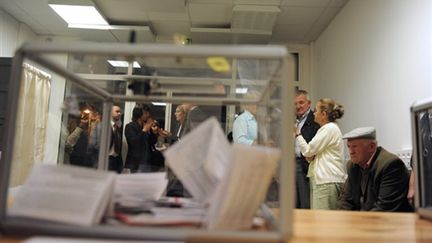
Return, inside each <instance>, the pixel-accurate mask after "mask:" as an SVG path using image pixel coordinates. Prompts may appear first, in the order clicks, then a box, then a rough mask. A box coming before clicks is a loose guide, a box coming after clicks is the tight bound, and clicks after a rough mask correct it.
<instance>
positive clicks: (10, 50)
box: [0, 9, 36, 57]
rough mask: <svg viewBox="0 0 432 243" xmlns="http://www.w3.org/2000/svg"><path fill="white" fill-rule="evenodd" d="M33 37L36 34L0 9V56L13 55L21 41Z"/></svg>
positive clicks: (34, 37)
mask: <svg viewBox="0 0 432 243" xmlns="http://www.w3.org/2000/svg"><path fill="white" fill-rule="evenodd" d="M34 39H36V35H35V34H34V33H33V31H31V29H30V28H29V27H28V26H27V25H25V24H23V23H19V22H18V21H16V20H15V19H14V18H12V17H11V16H10V15H9V14H7V13H5V12H4V11H2V10H1V9H0V57H13V56H14V53H15V50H16V49H17V48H18V47H20V46H21V44H22V43H24V42H26V41H31V40H34Z"/></svg>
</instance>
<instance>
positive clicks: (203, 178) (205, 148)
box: [164, 117, 231, 203]
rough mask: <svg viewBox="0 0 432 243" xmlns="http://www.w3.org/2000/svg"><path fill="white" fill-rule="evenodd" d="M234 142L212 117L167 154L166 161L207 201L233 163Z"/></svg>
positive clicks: (183, 181) (191, 190) (198, 198)
mask: <svg viewBox="0 0 432 243" xmlns="http://www.w3.org/2000/svg"><path fill="white" fill-rule="evenodd" d="M230 150H231V147H230V144H229V142H228V140H227V139H226V137H225V134H224V132H223V131H222V128H221V127H220V125H219V123H218V121H217V120H216V118H214V117H212V118H209V119H207V120H206V121H205V122H203V123H201V124H200V125H199V126H198V127H197V128H195V129H194V130H192V131H191V132H190V133H189V134H187V135H186V136H184V137H183V138H182V140H181V141H180V142H178V143H176V144H174V145H173V146H171V147H170V148H169V149H168V150H167V151H166V152H165V153H164V156H165V161H166V163H167V164H168V166H169V167H171V169H172V170H173V171H174V173H175V174H176V176H177V177H178V178H179V179H180V181H181V182H182V183H183V185H184V186H185V187H186V188H187V189H188V191H189V192H190V193H191V194H192V196H193V197H194V199H195V200H197V201H199V202H202V203H204V202H207V201H208V200H209V199H210V196H211V194H212V193H213V192H214V190H215V188H216V186H217V185H218V184H219V181H220V180H221V179H222V177H223V175H224V173H225V169H226V168H227V166H228V163H229V160H230V158H229V156H230Z"/></svg>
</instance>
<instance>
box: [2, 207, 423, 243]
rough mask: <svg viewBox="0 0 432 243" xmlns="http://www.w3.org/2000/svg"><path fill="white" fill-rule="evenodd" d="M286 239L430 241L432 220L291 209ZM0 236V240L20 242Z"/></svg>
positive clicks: (405, 215) (304, 242) (350, 242)
mask: <svg viewBox="0 0 432 243" xmlns="http://www.w3.org/2000/svg"><path fill="white" fill-rule="evenodd" d="M294 217H295V220H294V221H295V222H294V236H293V238H292V239H291V240H289V242H291V243H296V242H298V243H300V242H301V243H307V242H332V243H333V242H348V243H355V242H362V243H371V242H416V241H419V242H432V221H427V220H423V219H419V217H418V216H417V214H414V213H376V212H374V213H370V212H348V211H325V210H295V212H294ZM21 241H22V239H19V238H1V239H0V243H16V242H21Z"/></svg>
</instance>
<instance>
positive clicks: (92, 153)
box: [66, 104, 207, 196]
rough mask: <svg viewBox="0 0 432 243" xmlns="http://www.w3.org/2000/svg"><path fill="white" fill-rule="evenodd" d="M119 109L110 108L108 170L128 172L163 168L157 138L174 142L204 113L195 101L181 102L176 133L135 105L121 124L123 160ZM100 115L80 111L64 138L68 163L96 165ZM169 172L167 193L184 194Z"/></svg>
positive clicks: (203, 117)
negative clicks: (76, 122)
mask: <svg viewBox="0 0 432 243" xmlns="http://www.w3.org/2000/svg"><path fill="white" fill-rule="evenodd" d="M121 115H122V112H121V108H120V106H118V105H114V106H112V109H111V121H110V126H111V140H110V145H109V151H108V154H109V157H108V170H111V171H115V172H117V173H121V172H122V171H123V170H124V169H127V171H129V172H131V173H136V172H158V171H163V170H165V159H164V157H163V155H162V153H161V151H160V149H161V148H160V147H158V145H159V143H160V141H161V140H162V144H163V145H165V142H167V143H168V144H172V143H175V142H176V141H179V140H181V138H182V137H183V136H184V135H186V134H187V133H189V132H190V131H191V130H193V129H194V128H195V127H196V126H198V124H199V123H201V122H202V121H204V120H205V119H206V118H207V115H206V114H205V113H204V112H203V111H202V110H201V109H200V108H199V107H198V106H197V105H194V104H181V105H178V106H177V107H176V110H175V113H174V115H175V118H176V121H177V123H178V126H177V128H176V129H175V132H173V133H171V132H169V131H166V130H164V129H162V128H161V127H160V125H159V122H158V121H157V120H154V119H153V118H152V116H151V111H150V106H148V105H137V106H135V107H134V108H133V110H132V118H131V122H129V123H128V124H126V125H125V126H124V137H125V140H126V142H127V154H126V160H125V161H124V162H123V159H122V144H123V126H122V119H121ZM100 121H101V117H100V114H99V113H98V112H97V110H96V109H94V108H93V107H90V109H85V110H83V112H82V114H81V117H80V120H79V124H78V125H77V126H75V127H74V128H73V129H71V132H70V134H69V135H68V137H67V139H66V148H67V152H68V153H67V154H68V155H69V163H70V164H72V165H78V166H85V167H93V168H96V167H97V165H98V155H99V149H100V145H101V122H100ZM168 172H169V174H170V182H169V185H168V189H167V193H168V195H171V196H184V195H188V193H187V192H186V191H185V189H184V188H183V186H182V184H181V183H180V181H179V180H177V178H176V177H175V176H174V174H172V172H171V171H168Z"/></svg>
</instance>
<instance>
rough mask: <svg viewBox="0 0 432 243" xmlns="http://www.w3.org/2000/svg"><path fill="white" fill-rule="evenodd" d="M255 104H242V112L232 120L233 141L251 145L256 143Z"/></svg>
mask: <svg viewBox="0 0 432 243" xmlns="http://www.w3.org/2000/svg"><path fill="white" fill-rule="evenodd" d="M256 112H257V106H256V105H251V104H249V105H244V106H243V112H242V113H241V114H240V115H239V116H238V117H237V118H236V119H235V120H234V124H233V142H234V143H240V144H246V145H252V144H256V143H257V141H256V140H257V136H258V124H257V121H256V119H255V116H256Z"/></svg>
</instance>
